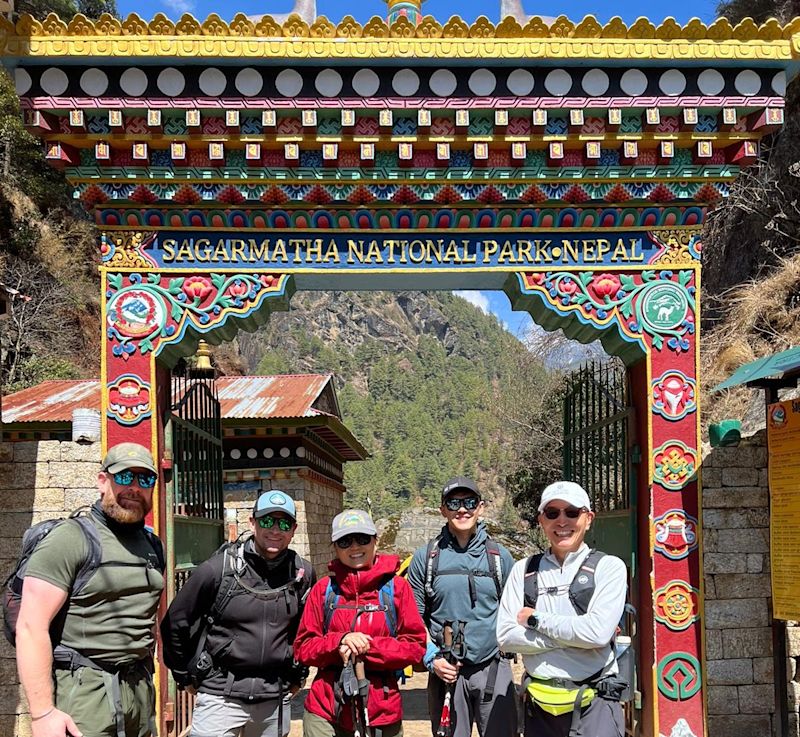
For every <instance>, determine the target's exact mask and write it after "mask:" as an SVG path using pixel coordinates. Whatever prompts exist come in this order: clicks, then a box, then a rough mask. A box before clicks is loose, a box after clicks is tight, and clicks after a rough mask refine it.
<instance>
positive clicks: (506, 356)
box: [239, 292, 561, 516]
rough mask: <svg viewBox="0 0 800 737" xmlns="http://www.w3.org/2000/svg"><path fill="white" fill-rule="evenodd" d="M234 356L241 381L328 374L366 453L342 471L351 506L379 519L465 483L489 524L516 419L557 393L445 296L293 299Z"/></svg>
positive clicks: (491, 325) (492, 326)
mask: <svg viewBox="0 0 800 737" xmlns="http://www.w3.org/2000/svg"><path fill="white" fill-rule="evenodd" d="M239 350H240V352H241V354H242V356H243V357H244V359H245V360H246V362H247V368H248V369H249V371H250V372H253V371H255V372H256V373H276V372H286V371H298V370H303V371H333V372H335V374H336V376H337V381H338V384H339V396H340V401H341V405H342V410H343V413H344V415H345V421H346V423H347V425H348V427H349V428H350V429H351V430H352V431H353V432H354V433H355V435H356V437H358V438H359V439H360V440H361V441H362V442H363V443H364V444H365V445H366V446H367V448H368V449H369V450H370V452H371V453H372V454H373V457H372V459H371V460H369V461H367V462H365V463H354V464H350V465H349V466H348V468H347V485H348V488H349V489H350V496H351V500H352V501H353V502H357V503H364V502H365V500H366V497H367V496H369V498H370V499H371V501H372V503H373V505H374V506H375V507H376V508H377V509H378V510H380V511H381V513H389V512H393V511H397V510H399V509H402V508H404V507H407V506H408V505H409V503H412V504H413V503H416V504H419V503H428V504H438V493H439V490H440V489H441V485H442V483H443V482H444V481H445V480H446V479H447V478H448V477H449V476H452V475H454V474H461V473H464V474H467V475H474V476H476V477H477V478H478V479H479V480H480V482H481V483H482V485H483V486H484V488H486V489H487V491H488V492H489V495H490V496H491V497H493V498H494V499H495V501H496V502H497V507H496V508H495V509H494V510H493V511H494V514H495V516H496V515H498V514H500V513H501V511H502V509H501V508H502V507H503V505H504V504H505V503H506V495H505V489H506V479H505V477H506V476H507V475H509V474H512V473H514V472H515V471H516V470H517V463H518V458H519V450H520V435H521V434H522V433H524V434H525V435H527V429H524V430H523V428H521V427H520V425H521V424H522V423H521V420H520V417H521V416H524V415H526V414H528V413H529V412H530V413H535V411H536V410H535V409H534V408H533V407H532V403H534V404H539V403H541V402H542V400H543V397H544V396H546V395H547V396H549V394H548V392H547V391H545V389H546V388H547V387H551V386H554V385H555V384H556V383H557V382H556V381H555V379H554V377H553V376H552V375H548V374H547V372H545V370H544V368H543V366H542V365H541V363H540V362H539V360H538V359H536V358H534V357H532V356H531V355H530V353H529V352H528V351H527V349H526V348H525V346H523V345H522V343H520V341H519V340H517V339H516V338H515V337H513V336H512V335H510V334H509V333H508V332H506V331H505V330H504V329H503V328H502V327H501V326H500V324H499V323H498V321H497V319H496V318H494V317H492V316H489V315H485V314H483V313H482V312H481V311H480V310H478V309H477V308H476V307H474V306H473V305H471V304H469V303H468V302H466V301H465V300H463V299H461V298H459V297H455V296H453V295H451V294H449V293H447V292H437V293H426V294H423V293H417V292H400V293H396V294H391V293H358V294H355V293H341V292H339V293H324V294H300V295H297V296H296V297H295V298H294V300H293V301H292V309H291V311H290V312H288V313H283V314H277V315H273V317H272V319H271V321H270V324H269V325H268V326H267V327H266V328H265V329H264V330H262V331H260V332H259V333H256V334H254V335H240V338H239ZM547 417H548V419H547V421H548V424H549V423H550V422H551V421H554V422H555V423H556V424H557V425H558V426H560V423H561V420H560V415H559V414H558V413H556V415H555V416H553V415H552V414H548V416H547ZM526 422H527V418H526ZM527 442H530V439H529V438H528V439H527ZM550 455H551V456H552V457H553V458H554V459H555V461H556V465H558V461H559V460H560V458H559V453H558V448H555V449H553V450H551V453H550Z"/></svg>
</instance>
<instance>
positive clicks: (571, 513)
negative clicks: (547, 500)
mask: <svg viewBox="0 0 800 737" xmlns="http://www.w3.org/2000/svg"><path fill="white" fill-rule="evenodd" d="M586 511H588V510H586V509H578V508H577V507H567V508H566V509H556V508H555V507H545V508H544V510H543V511H542V514H543V515H544V516H545V517H547V519H550V520H553V519H558V518H559V517H560V516H561V513H562V512H563V513H564V516H565V517H566V518H567V519H578V517H580V516H581V515H582V514H583V513H584V512H586Z"/></svg>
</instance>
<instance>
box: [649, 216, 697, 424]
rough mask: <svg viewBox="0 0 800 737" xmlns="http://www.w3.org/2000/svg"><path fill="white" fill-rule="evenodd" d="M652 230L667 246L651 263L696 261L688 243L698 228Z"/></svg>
mask: <svg viewBox="0 0 800 737" xmlns="http://www.w3.org/2000/svg"><path fill="white" fill-rule="evenodd" d="M654 232H656V233H658V237H659V239H660V240H661V241H662V242H663V243H665V244H666V246H667V250H666V251H665V252H664V253H662V254H661V256H660V257H659V258H658V260H657V261H655V262H654V263H653V265H654V266H655V265H658V266H693V265H695V264H696V263H697V260H696V259H695V258H694V257H693V256H692V254H691V253H690V252H689V244H690V243H691V241H692V238H694V237H695V236H698V235H700V233H701V232H702V230H701V229H700V228H697V229H692V228H680V229H678V228H675V229H654ZM698 437H699V436H698Z"/></svg>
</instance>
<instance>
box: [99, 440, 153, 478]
mask: <svg viewBox="0 0 800 737" xmlns="http://www.w3.org/2000/svg"><path fill="white" fill-rule="evenodd" d="M100 468H101V469H102V470H103V471H108V472H109V473H117V472H118V471H124V470H125V469H126V468H146V469H147V470H148V471H152V472H153V473H158V469H157V468H156V464H155V461H153V456H152V455H151V453H150V451H149V450H148V449H147V448H145V447H144V446H143V445H139V443H120V444H119V445H115V446H114V447H113V448H111V450H109V451H108V453H106V457H105V458H103V462H102V464H100Z"/></svg>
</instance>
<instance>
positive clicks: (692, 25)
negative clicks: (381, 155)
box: [0, 13, 800, 62]
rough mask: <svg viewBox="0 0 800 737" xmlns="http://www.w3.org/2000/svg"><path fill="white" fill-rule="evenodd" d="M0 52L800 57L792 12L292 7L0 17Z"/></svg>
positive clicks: (799, 29)
mask: <svg viewBox="0 0 800 737" xmlns="http://www.w3.org/2000/svg"><path fill="white" fill-rule="evenodd" d="M687 42H689V43H687ZM0 55H2V56H34V57H48V56H62V57H87V56H104V55H109V56H134V57H144V56H149V57H188V56H192V57H225V58H235V57H240V58H289V59H298V58H311V57H314V58H322V57H327V58H329V59H332V60H333V59H345V58H354V57H355V58H364V59H366V58H385V59H392V58H405V57H409V58H413V57H417V56H425V57H430V56H435V57H438V58H465V59H482V58H494V59H521V58H532V59H543V58H546V59H552V58H563V59H569V60H577V59H631V60H641V59H653V60H673V59H682V60H698V61H705V62H707V61H713V60H725V61H737V60H740V61H747V60H758V61H769V60H776V61H781V60H789V59H792V58H793V57H794V58H797V57H798V56H800V18H795V19H794V20H792V21H791V22H790V23H788V24H787V25H785V26H781V25H780V24H779V23H778V22H777V21H776V20H775V19H770V20H768V21H767V22H766V23H763V24H762V25H761V26H757V25H756V24H755V23H754V22H753V21H752V19H749V18H748V19H745V20H743V21H742V22H741V23H739V24H737V25H736V26H735V27H734V26H731V24H730V23H729V22H728V21H727V20H726V19H724V18H719V19H717V20H715V21H714V22H713V23H712V24H711V25H709V26H706V25H705V24H704V23H702V22H700V21H699V20H697V19H696V18H695V19H693V20H691V21H689V23H687V24H686V25H685V26H683V27H681V25H680V24H678V23H677V22H676V21H675V20H674V19H672V18H667V19H666V20H665V21H664V22H663V23H661V24H660V25H658V26H655V25H654V24H653V23H652V22H650V21H649V20H647V19H646V18H639V19H638V20H637V21H636V22H635V23H633V24H632V25H631V26H626V25H625V23H624V22H623V21H622V20H621V19H620V18H613V19H612V20H610V21H609V22H608V23H606V24H605V25H601V24H600V23H598V21H597V19H596V18H594V17H593V16H587V17H586V18H584V19H583V20H582V21H580V22H579V23H577V24H575V23H574V22H572V21H570V20H569V19H568V18H567V17H565V16H563V15H562V16H560V17H558V18H557V19H556V20H555V21H554V22H553V23H552V24H551V25H549V26H548V25H547V24H546V23H545V22H544V21H543V20H542V19H541V18H539V17H534V18H532V19H531V20H529V21H528V22H527V23H526V24H525V26H520V24H519V23H518V22H517V21H516V20H514V19H513V18H510V17H507V18H504V19H503V20H502V21H501V22H500V23H499V24H498V25H494V24H493V23H491V22H490V21H489V20H488V19H487V18H486V17H484V16H481V17H480V18H478V19H477V20H476V21H475V22H474V23H473V24H472V25H469V24H467V23H466V22H465V21H464V20H462V19H461V18H459V17H458V16H454V17H452V18H450V20H448V21H446V22H445V23H444V24H442V23H440V22H439V21H437V20H436V19H434V18H432V17H431V16H425V17H424V18H423V19H422V22H421V23H420V24H419V25H418V26H414V25H413V24H411V23H410V22H409V21H408V19H407V18H404V17H400V18H398V19H397V20H396V21H395V22H394V23H392V25H391V27H390V26H388V25H387V24H386V22H385V21H384V20H382V19H381V18H378V17H375V18H372V19H371V20H370V21H368V22H367V23H366V24H365V25H363V26H362V25H361V24H359V23H357V22H356V21H355V20H354V19H353V18H352V16H346V17H345V18H343V19H342V21H341V22H340V23H339V24H338V25H336V24H334V23H332V22H331V21H330V20H328V19H327V18H325V17H324V16H323V17H320V18H318V19H317V20H316V21H314V23H313V24H312V25H311V26H309V25H308V24H307V23H306V22H305V21H303V20H302V19H301V18H300V17H299V16H297V15H293V16H290V17H289V19H288V20H287V21H286V22H285V23H283V25H280V24H278V23H277V22H276V21H275V20H274V19H273V18H272V17H271V16H264V17H263V18H262V19H261V20H259V21H258V23H253V21H251V20H249V19H248V18H247V17H246V16H245V15H243V14H241V13H238V14H237V15H236V17H235V18H234V19H233V20H232V21H231V22H230V23H226V22H225V21H223V20H222V19H221V18H220V17H219V16H218V15H217V14H216V13H212V14H211V15H209V16H208V18H206V20H205V21H203V22H200V21H198V20H197V19H195V18H194V17H193V16H191V15H189V14H184V15H183V16H182V17H181V19H180V20H179V21H178V22H177V23H174V22H173V21H171V20H169V18H167V17H166V16H165V15H163V14H162V13H159V14H157V15H156V16H155V17H154V18H153V20H152V21H150V22H149V23H147V22H145V21H144V20H142V19H141V18H140V17H139V16H138V15H136V14H135V13H134V14H131V15H129V16H128V17H127V18H126V19H125V20H124V21H119V20H117V19H115V18H113V17H112V16H110V15H108V14H104V15H102V16H101V17H100V18H99V19H98V20H96V21H91V20H88V19H87V18H86V17H84V16H83V15H76V16H75V17H74V18H73V19H72V20H71V21H70V22H69V23H68V24H67V23H65V22H64V21H62V20H60V19H59V18H58V17H57V16H56V15H54V14H50V15H49V16H47V18H46V19H45V20H44V21H41V22H40V21H37V20H35V19H34V18H32V17H31V16H29V15H23V16H21V17H20V19H19V20H18V21H17V23H16V25H15V24H13V23H11V22H10V21H8V20H7V19H5V18H0Z"/></svg>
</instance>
